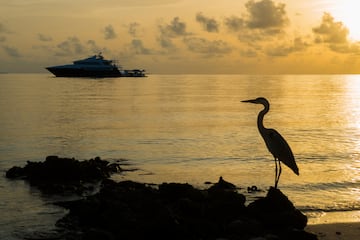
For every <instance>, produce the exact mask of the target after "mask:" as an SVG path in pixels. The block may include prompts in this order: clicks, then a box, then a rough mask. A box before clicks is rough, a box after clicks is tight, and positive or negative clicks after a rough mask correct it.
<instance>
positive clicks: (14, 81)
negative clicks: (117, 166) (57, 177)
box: [0, 73, 360, 239]
mask: <svg viewBox="0 0 360 240" xmlns="http://www.w3.org/2000/svg"><path fill="white" fill-rule="evenodd" d="M259 96H263V97H266V98H267V99H268V100H269V101H270V104H271V106H270V112H269V113H268V114H267V115H266V116H265V119H264V124H265V126H266V127H269V128H275V129H276V130H278V131H279V132H280V133H281V134H282V135H283V136H284V138H285V139H286V140H287V141H288V143H289V145H290V146H291V148H292V150H293V153H294V155H295V158H296V161H297V164H298V166H299V169H300V175H299V176H297V175H295V174H294V173H293V172H292V171H291V170H290V169H288V168H287V167H286V166H284V167H283V173H282V175H281V179H280V183H279V188H280V189H281V190H282V191H283V192H284V193H285V194H286V195H287V196H288V197H289V199H290V200H291V201H292V202H293V203H294V204H295V206H296V207H297V208H299V209H300V210H301V211H303V212H304V213H305V214H306V215H308V217H309V222H311V223H317V222H319V221H322V220H321V219H324V217H325V219H326V216H332V217H328V218H327V220H323V221H329V222H343V221H360V75H153V74H151V75H149V76H148V77H147V78H105V79H87V78H55V77H53V76H52V75H50V74H48V73H42V74H0V111H1V112H0V172H1V176H0V192H1V193H0V212H1V214H0V239H22V238H24V237H28V238H31V237H34V236H38V237H41V236H42V235H43V234H48V233H49V232H50V233H51V231H52V229H53V227H54V224H55V222H56V220H57V219H59V218H60V217H62V216H63V215H64V214H65V213H66V211H65V210H63V209H62V208H59V207H55V206H54V205H52V204H51V203H52V202H54V201H56V200H59V199H61V197H60V196H58V197H56V196H46V195H44V194H42V193H41V192H39V191H38V190H37V189H36V188H34V187H31V186H29V185H28V184H27V183H26V182H24V181H22V180H16V181H14V180H8V179H6V178H5V171H6V170H8V169H9V168H11V167H12V166H15V165H17V166H24V165H25V164H26V161H28V160H30V161H43V160H44V159H45V157H46V156H48V155H58V156H60V157H74V158H76V159H79V160H83V159H90V158H94V157H96V156H100V157H101V158H102V159H105V160H109V161H117V160H119V159H126V160H127V162H126V163H127V164H129V165H128V166H127V167H128V168H134V169H135V168H136V169H138V170H137V171H134V172H126V173H124V174H121V175H115V176H113V178H114V179H115V180H118V181H120V180H127V179H130V180H135V181H141V182H146V183H162V182H181V183H190V184H192V185H194V186H196V187H199V188H206V187H208V185H205V184H204V183H205V182H206V181H210V182H217V181H218V179H219V177H220V176H222V177H223V178H224V179H225V180H227V181H230V182H232V183H234V184H235V185H237V186H238V187H239V188H240V189H239V192H241V193H244V194H246V195H247V197H248V199H252V198H256V197H258V196H264V195H265V194H266V190H267V189H268V188H269V186H273V185H274V160H273V157H272V155H271V154H270V153H269V152H268V151H267V149H266V146H265V144H264V142H263V140H262V138H261V136H260V135H259V133H258V130H257V126H256V120H257V114H258V112H259V111H260V110H261V109H262V106H261V105H255V104H249V103H241V102H240V101H241V100H246V99H252V98H256V97H259ZM253 185H256V186H257V187H258V188H259V189H262V190H263V191H260V192H258V193H256V194H255V195H254V194H248V193H247V187H248V186H253Z"/></svg>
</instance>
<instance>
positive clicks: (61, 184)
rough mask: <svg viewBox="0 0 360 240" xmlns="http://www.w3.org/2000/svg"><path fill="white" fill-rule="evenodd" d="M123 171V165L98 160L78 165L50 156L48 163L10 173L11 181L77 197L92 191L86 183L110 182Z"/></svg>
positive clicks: (72, 160)
mask: <svg viewBox="0 0 360 240" xmlns="http://www.w3.org/2000/svg"><path fill="white" fill-rule="evenodd" d="M119 171H121V168H120V166H119V164H109V162H108V161H104V160H101V159H100V158H99V157H96V158H95V159H90V160H85V161H78V160H75V159H74V158H59V157H58V156H48V157H46V159H45V161H44V162H32V161H28V162H27V164H26V165H25V167H17V166H15V167H12V168H11V169H9V170H8V171H7V172H6V177H7V178H10V179H25V180H27V181H29V182H30V184H32V185H34V186H37V187H38V188H40V190H42V191H43V192H45V193H51V194H54V193H60V194H61V193H66V192H70V193H76V194H81V193H83V192H85V191H91V188H92V186H89V187H88V186H86V185H84V184H83V183H86V182H92V183H94V182H97V181H100V180H104V179H107V178H108V177H110V175H111V174H112V173H114V172H119Z"/></svg>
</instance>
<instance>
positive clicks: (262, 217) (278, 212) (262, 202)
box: [248, 187, 307, 231]
mask: <svg viewBox="0 0 360 240" xmlns="http://www.w3.org/2000/svg"><path fill="white" fill-rule="evenodd" d="M248 211H249V214H250V215H253V216H254V217H256V218H257V219H258V220H259V221H261V222H262V223H263V224H264V226H265V227H267V228H269V229H272V230H275V231H278V230H279V231H282V230H284V229H299V230H303V229H304V228H305V226H306V224H307V217H306V216H305V215H304V214H302V213H301V212H300V211H299V210H298V209H296V208H295V207H294V205H293V203H292V202H291V201H290V200H289V199H288V198H287V197H286V196H285V195H284V194H283V193H282V192H281V191H280V190H279V189H275V188H273V187H271V188H270V189H269V191H268V193H267V196H266V197H264V198H262V199H258V200H256V201H254V202H252V203H250V204H249V206H248Z"/></svg>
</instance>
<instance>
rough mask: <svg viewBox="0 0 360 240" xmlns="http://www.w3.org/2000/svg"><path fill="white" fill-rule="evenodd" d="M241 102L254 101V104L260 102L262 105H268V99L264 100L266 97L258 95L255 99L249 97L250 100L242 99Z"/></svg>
mask: <svg viewBox="0 0 360 240" xmlns="http://www.w3.org/2000/svg"><path fill="white" fill-rule="evenodd" d="M241 102H245V103H255V104H262V105H264V106H266V105H269V101H268V100H266V98H263V97H258V98H256V99H250V100H243V101H241Z"/></svg>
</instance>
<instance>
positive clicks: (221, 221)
mask: <svg viewBox="0 0 360 240" xmlns="http://www.w3.org/2000/svg"><path fill="white" fill-rule="evenodd" d="M117 171H121V168H120V166H119V165H113V164H109V162H107V161H103V160H101V159H100V158H95V159H90V160H87V161H77V160H75V159H73V158H59V157H57V156H49V157H47V158H46V160H45V161H44V162H28V163H27V165H26V166H25V167H24V168H20V167H14V168H12V169H10V170H9V171H8V172H7V173H6V177H8V178H21V179H26V180H28V181H29V182H30V183H31V184H34V185H36V186H37V187H39V188H40V189H41V190H42V191H48V192H51V191H53V192H55V193H59V192H60V193H62V192H64V191H68V190H69V189H70V191H71V192H78V193H80V194H81V193H83V192H84V189H83V184H82V183H84V182H94V181H101V185H100V190H99V191H98V192H97V193H95V194H92V195H87V196H85V197H84V196H82V197H81V198H80V199H78V200H75V201H67V202H59V203H56V204H57V205H59V206H62V207H64V208H66V209H68V210H69V211H68V214H67V215H66V216H65V217H63V218H62V219H60V220H59V221H58V222H57V227H58V228H60V229H63V231H62V232H63V235H62V239H74V240H75V239H79V240H80V239H81V240H84V239H114V240H116V239H132V240H140V239H141V240H142V239H173V240H188V239H190V240H200V239H207V240H215V239H227V240H249V239H266V240H270V239H273V240H275V239H277V240H288V239H292V240H298V239H299V240H300V239H301V240H316V239H317V237H316V236H315V235H313V234H310V233H307V232H305V231H304V228H305V226H306V224H307V218H306V216H305V215H303V214H302V213H301V212H300V211H299V210H297V209H296V208H295V206H294V205H293V204H292V202H291V201H290V200H289V199H288V198H287V197H286V196H285V195H284V194H283V193H282V192H281V191H280V190H278V189H275V188H270V189H269V191H268V193H267V195H266V196H265V197H264V198H261V199H258V200H255V201H254V202H252V203H250V204H249V205H248V206H245V201H246V199H245V196H244V195H243V194H240V193H238V188H236V186H235V185H234V184H232V183H230V182H227V181H225V180H224V179H223V178H222V177H220V178H219V181H218V182H217V183H215V184H214V185H213V186H211V187H210V188H208V189H201V190H200V189H196V188H194V187H193V186H192V185H190V184H182V183H163V184H160V185H158V186H154V185H148V184H144V183H139V182H133V181H122V182H115V181H113V180H110V179H108V178H109V176H110V175H111V174H112V173H113V172H117Z"/></svg>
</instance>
